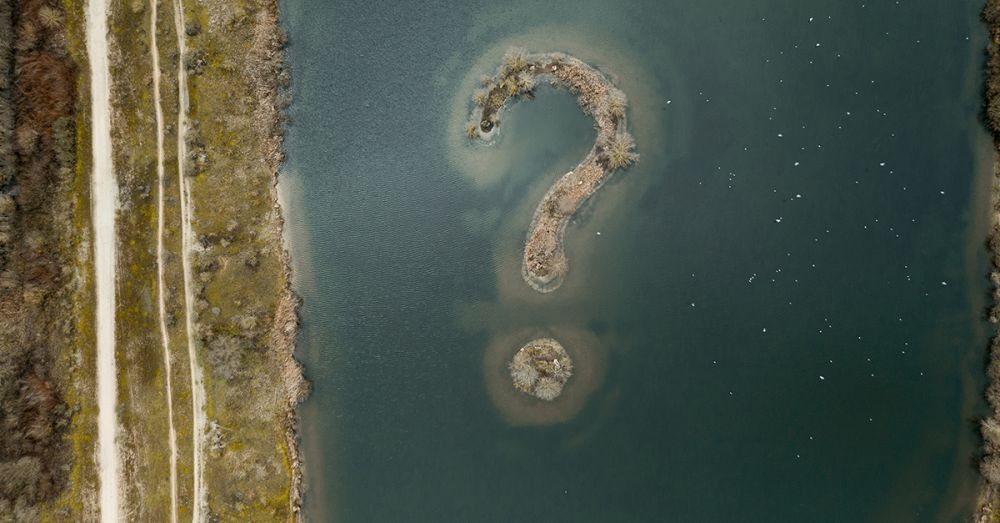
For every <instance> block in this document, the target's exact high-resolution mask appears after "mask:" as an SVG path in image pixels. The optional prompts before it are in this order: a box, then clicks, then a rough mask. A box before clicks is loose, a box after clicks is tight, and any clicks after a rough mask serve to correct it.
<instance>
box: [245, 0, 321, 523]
mask: <svg viewBox="0 0 1000 523" xmlns="http://www.w3.org/2000/svg"><path fill="white" fill-rule="evenodd" d="M267 11H268V12H267V16H266V17H265V18H264V19H263V20H262V21H261V23H260V25H259V26H258V31H263V32H265V33H267V35H266V36H263V37H262V38H258V39H257V42H265V43H266V44H265V45H267V49H265V50H264V53H263V54H264V55H265V56H269V57H270V59H271V60H272V62H273V64H272V65H273V66H272V67H269V68H265V69H262V70H260V71H259V72H258V74H267V75H269V77H268V78H260V79H259V83H258V85H261V86H265V88H264V89H262V90H261V91H260V92H259V97H260V100H259V101H260V106H261V107H263V108H265V109H264V110H263V111H261V112H262V113H263V114H262V115H261V116H263V117H264V120H265V121H263V122H260V123H261V124H263V125H267V126H268V127H269V128H270V129H271V131H272V132H271V133H269V136H270V137H271V138H270V139H269V140H267V141H265V142H264V144H263V150H262V151H261V156H262V158H263V159H264V160H265V162H266V163H267V168H268V170H269V171H270V172H271V175H272V184H271V201H272V202H273V205H274V206H275V209H276V210H277V211H278V212H276V213H275V214H276V216H277V219H276V220H274V222H273V223H272V228H273V229H272V232H273V233H274V238H277V241H281V238H283V237H284V236H283V235H284V231H285V218H284V214H283V213H282V209H281V204H280V201H279V197H278V176H279V174H280V171H281V165H282V163H283V162H284V160H285V152H284V146H283V142H284V125H285V119H284V112H283V111H284V109H285V108H286V107H287V105H288V102H287V100H288V92H287V89H288V87H287V81H285V80H283V79H282V78H281V75H282V74H287V69H286V66H287V63H286V61H285V46H286V43H287V39H286V37H285V33H284V31H283V30H282V28H281V25H280V11H279V6H278V2H277V0H271V1H269V2H268V3H267ZM281 253H282V254H281V264H282V271H283V278H284V286H283V288H282V291H281V292H282V295H281V297H280V299H279V301H278V307H277V310H276V311H275V317H274V324H273V325H272V327H271V334H270V345H271V349H272V350H274V351H276V353H277V354H278V356H279V359H280V361H281V364H282V369H281V371H282V372H281V375H282V378H283V385H284V390H285V399H286V400H287V402H288V410H287V411H286V413H285V426H284V427H283V429H284V434H285V445H286V446H287V448H288V452H289V455H288V462H289V464H290V466H291V471H290V472H291V485H290V487H289V503H290V505H291V507H290V508H291V511H292V513H293V514H294V515H295V518H296V520H297V521H302V520H303V516H302V495H303V488H304V487H303V481H302V478H303V467H304V462H303V459H302V452H301V449H300V437H299V430H298V422H299V417H298V404H299V403H301V402H302V401H304V400H305V399H306V398H307V397H308V396H309V391H310V385H309V382H308V381H307V380H306V379H305V376H304V374H303V368H302V364H301V363H299V361H298V360H297V359H296V358H295V346H296V345H295V342H296V338H297V336H298V332H299V307H300V306H301V305H302V299H301V298H300V297H299V296H298V295H297V294H296V293H295V291H294V290H293V289H292V265H291V255H290V254H289V252H288V250H287V249H284V248H283V246H282V248H281Z"/></svg>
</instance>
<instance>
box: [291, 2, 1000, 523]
mask: <svg viewBox="0 0 1000 523" xmlns="http://www.w3.org/2000/svg"><path fill="white" fill-rule="evenodd" d="M418 4H419V5H418ZM977 4H978V2H976V1H972V0H967V1H966V0H963V1H955V2H939V1H932V0H909V1H907V0H900V1H899V2H896V1H894V0H880V1H869V2H864V3H861V2H842V1H834V0H828V1H821V0H803V1H800V2H784V1H778V0H762V1H758V2H752V3H751V2H734V1H721V0H715V1H704V2H693V1H681V0H669V1H653V0H649V1H639V0H635V1H616V2H610V1H596V0H588V1H583V2H580V1H574V2H568V1H563V0H558V1H552V2H546V3H541V4H536V3H534V2H525V1H515V2H504V3H496V2H480V1H469V2H421V3H416V2H414V3H412V5H411V3H398V2H392V3H384V2H353V1H338V2H328V1H325V0H301V1H298V2H283V4H282V8H283V14H284V23H285V27H286V29H287V31H288V33H289V36H290V42H291V45H290V47H289V52H288V59H289V63H290V66H291V68H292V70H293V78H294V85H293V94H294V99H295V102H294V104H293V105H292V107H291V110H290V118H291V125H290V127H289V129H288V138H287V142H286V145H287V148H288V157H289V161H288V165H287V173H286V175H285V178H284V179H283V181H282V191H283V194H284V196H285V203H286V209H287V214H288V218H289V241H290V243H291V247H292V250H293V251H292V252H293V257H294V259H295V265H296V277H297V286H298V289H299V292H300V293H301V294H302V295H303V297H304V298H305V306H304V308H303V322H304V325H303V333H302V339H301V344H300V357H301V358H302V360H303V361H304V363H305V365H306V371H307V375H308V377H309V379H311V380H312V381H313V383H314V386H315V392H314V394H313V396H312V399H310V400H309V402H308V403H307V404H306V405H305V406H304V407H303V409H302V412H301V414H302V418H303V438H304V448H305V450H306V459H307V481H308V483H309V491H308V492H307V503H306V505H307V515H308V516H310V517H311V518H312V519H315V520H338V521H415V520H416V521H422V520H428V521H505V520H512V519H551V520H556V521H608V520H615V521H622V520H664V519H667V520H677V521H716V520H739V521H921V520H922V521H942V520H964V519H965V518H967V517H968V515H969V513H970V511H971V508H972V504H973V502H974V497H975V493H976V481H977V478H976V473H975V468H974V460H975V449H976V445H977V440H976V433H975V419H976V416H977V415H979V414H980V413H981V412H982V410H983V405H982V402H981V400H980V396H981V390H982V388H983V386H984V378H983V376H982V374H983V359H984V357H985V348H986V344H987V337H988V329H987V326H986V324H985V322H984V321H983V308H984V307H985V296H986V293H987V292H988V281H987V280H986V278H985V274H986V268H987V262H986V252H985V250H984V247H983V239H984V238H985V234H986V231H987V223H986V212H987V208H988V195H987V192H986V190H987V188H988V186H989V173H990V169H991V167H990V162H991V161H992V160H991V156H990V154H991V149H990V145H989V140H988V139H987V137H986V136H985V135H984V133H983V132H982V131H981V130H980V128H979V125H978V122H977V113H978V110H979V106H980V102H979V93H980V89H979V85H980V82H981V77H980V68H981V64H982V60H983V54H982V51H981V49H982V46H983V41H984V34H983V33H984V30H983V28H982V27H981V26H980V25H979V22H978V18H977V11H978V6H977ZM509 45H520V46H522V47H526V48H528V49H529V50H533V51H565V52H569V53H571V54H573V55H575V56H577V57H579V58H581V59H583V60H586V61H588V62H590V63H592V64H594V65H596V66H597V67H599V68H601V69H602V70H604V71H605V72H607V73H608V74H610V75H612V76H613V77H615V79H616V82H617V84H618V85H619V86H620V87H621V88H622V89H623V90H624V91H625V92H626V93H627V94H628V95H629V96H630V99H631V104H632V105H631V106H630V113H629V117H630V123H631V126H632V130H633V132H634V134H635V136H636V140H637V143H638V148H639V152H640V153H641V155H642V158H641V161H640V163H639V165H637V166H636V167H634V168H633V169H630V170H629V171H627V172H625V173H623V174H622V175H620V176H617V177H616V178H615V179H613V181H612V182H611V183H610V184H609V185H607V186H605V187H604V188H603V189H602V190H601V191H600V192H599V193H598V194H597V195H596V196H595V197H594V199H593V200H592V201H591V202H590V203H589V204H588V205H587V206H586V207H585V208H584V209H583V211H582V212H581V214H580V216H579V219H578V220H577V222H576V223H574V224H573V225H571V226H570V228H569V230H568V233H567V252H568V255H569V259H570V272H569V275H568V277H567V279H566V281H565V284H564V286H563V288H560V289H559V290H558V291H556V292H555V293H553V294H551V295H544V296H543V295H540V294H537V293H534V291H531V290H530V289H529V288H528V287H527V285H525V284H524V283H523V282H522V281H521V280H520V275H519V273H518V271H519V269H520V267H519V260H520V252H519V249H520V242H521V241H522V239H523V237H524V233H525V231H526V227H527V224H528V221H529V220H530V213H531V211H532V210H533V208H534V206H535V204H536V203H537V201H538V200H539V199H540V198H541V196H542V194H544V192H545V189H546V188H547V187H548V185H549V184H550V183H552V182H553V181H554V180H555V179H557V177H558V176H559V175H561V174H562V173H564V172H566V171H567V170H569V169H571V168H572V167H573V166H574V165H576V163H577V162H578V161H579V159H580V158H581V157H582V156H583V155H584V154H585V152H586V151H587V150H588V148H589V146H590V143H591V142H592V140H593V137H594V131H593V130H592V128H591V122H590V121H589V120H588V119H587V117H585V116H584V115H583V114H582V113H580V112H579V110H578V109H577V108H576V105H575V103H574V101H573V99H572V98H571V97H570V96H568V95H566V93H561V92H556V91H553V90H551V89H548V88H546V89H541V90H540V92H539V96H538V98H537V99H536V100H534V101H530V102H522V103H519V104H517V105H515V106H513V107H512V108H511V109H510V110H509V111H507V112H506V113H504V115H503V122H502V125H501V135H500V136H499V138H498V140H497V143H496V144H495V145H494V146H492V147H489V148H481V147H480V148H476V147H472V146H469V145H468V144H466V143H465V141H464V140H463V139H462V137H461V132H462V124H463V123H464V121H465V117H466V116H467V114H468V111H469V109H470V105H469V102H468V100H469V99H470V96H471V91H472V90H473V89H474V88H475V85H476V79H477V78H478V76H479V74H481V73H489V72H491V71H492V69H493V68H494V67H495V66H496V64H497V63H498V60H499V59H500V56H501V55H502V53H503V51H504V50H505V49H506V48H507V47H508V46H509ZM598 233H600V234H598ZM556 325H558V326H560V327H561V328H563V329H566V331H567V332H570V331H572V332H578V333H585V334H586V335H587V336H590V337H592V338H593V339H596V340H598V342H597V343H596V344H595V345H597V348H596V350H597V351H598V352H600V353H601V354H603V355H604V358H603V359H601V358H597V359H594V360H593V361H590V360H587V361H584V362H583V364H588V362H589V364H590V365H591V369H590V370H591V371H593V374H594V375H595V376H598V378H596V379H595V382H594V383H596V384H597V385H596V388H595V390H594V392H593V393H592V394H590V395H589V396H588V397H587V398H586V402H585V404H584V407H583V408H582V410H581V411H580V412H579V413H578V414H576V415H575V416H574V417H572V419H569V420H568V421H565V422H562V423H555V424H547V425H540V426H521V425H519V424H518V422H517V420H512V419H511V417H510V416H509V415H507V414H505V413H504V411H503V409H498V408H497V406H496V405H495V404H494V396H491V394H490V392H489V390H488V388H487V380H486V378H485V375H487V374H488V373H489V372H490V368H489V367H490V366H489V364H486V365H485V368H484V357H485V354H486V349H487V347H491V346H494V345H496V344H497V343H498V340H499V341H503V340H505V339H506V338H505V336H506V337H509V336H511V333H518V332H529V331H532V330H543V331H544V330H545V329H547V328H549V327H551V326H556ZM567 348H568V349H569V350H570V351H571V353H572V351H573V347H567ZM516 349H517V347H516V346H511V347H510V352H511V353H513V351H514V350H516ZM487 363H488V362H487ZM580 364H581V363H580V362H578V366H579V365H580ZM598 367H599V368H598ZM578 371H579V372H582V371H583V370H582V369H578ZM579 377H580V379H583V377H582V374H581V376H579ZM571 384H572V381H571Z"/></svg>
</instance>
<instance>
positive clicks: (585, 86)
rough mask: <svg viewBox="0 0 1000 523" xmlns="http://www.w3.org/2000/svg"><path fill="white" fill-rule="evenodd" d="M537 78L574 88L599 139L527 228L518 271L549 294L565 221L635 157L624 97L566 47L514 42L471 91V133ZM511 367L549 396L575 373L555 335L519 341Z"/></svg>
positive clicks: (560, 261) (492, 122) (534, 391)
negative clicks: (531, 48) (526, 46)
mask: <svg viewBox="0 0 1000 523" xmlns="http://www.w3.org/2000/svg"><path fill="white" fill-rule="evenodd" d="M540 81H548V82H549V83H550V84H551V85H552V86H553V87H557V88H563V89H566V90H568V91H569V92H570V93H571V94H575V95H576V96H577V102H578V103H579V105H580V107H581V108H582V109H583V112H584V113H586V114H589V115H591V116H593V118H594V122H595V127H596V129H597V140H596V141H595V142H594V145H593V147H591V148H590V151H589V152H588V153H587V156H586V157H584V159H583V161H581V162H580V163H579V165H577V166H576V168H574V169H573V170H572V171H570V172H568V173H566V174H564V175H563V176H562V177H560V178H559V179H558V180H556V182H555V183H553V184H552V186H551V187H549V189H548V191H546V193H545V196H544V197H543V198H542V200H541V201H540V202H539V203H538V206H537V207H536V208H535V213H534V215H533V217H532V219H531V225H530V226H529V227H528V235H527V238H526V239H525V242H524V256H523V258H522V261H521V276H522V277H523V278H524V281H525V282H526V283H527V284H528V285H530V286H531V287H532V288H533V289H535V290H536V291H538V292H542V293H548V292H552V291H554V290H556V289H557V288H559V286H560V285H562V281H563V279H564V278H565V276H566V272H567V270H568V269H569V265H568V262H567V260H566V253H565V250H564V249H563V236H564V235H565V232H566V226H567V225H568V224H569V221H570V219H571V218H572V217H573V215H574V214H576V212H577V210H578V209H579V208H580V207H581V206H582V205H583V203H584V202H585V201H587V199H588V198H590V196H591V195H593V194H594V193H595V192H596V191H597V190H598V189H600V188H601V186H602V185H603V184H604V182H606V181H607V180H608V178H609V177H610V176H611V174H612V173H613V172H614V171H617V170H620V169H625V168H627V167H628V166H630V165H632V164H633V163H635V162H636V161H637V160H638V159H639V155H638V154H637V153H636V152H635V140H634V139H633V138H632V135H630V134H629V133H628V131H627V120H626V114H625V109H626V107H627V105H628V99H627V98H626V96H625V93H623V92H622V91H621V90H620V89H618V88H617V87H615V86H614V85H613V84H612V83H611V81H610V80H609V79H608V78H607V77H606V76H605V75H604V74H602V73H601V72H600V71H598V70H597V69H595V68H593V67H591V66H590V65H587V64H586V63H584V62H583V61H581V60H578V59H576V58H574V57H572V56H568V55H566V54H564V53H537V54H529V53H527V52H525V51H524V50H523V49H517V48H513V49H510V50H508V51H507V53H506V54H505V55H504V59H503V63H502V64H501V65H500V67H499V68H498V69H497V72H496V74H495V75H494V76H493V77H484V78H483V79H482V82H481V83H482V86H483V88H482V89H480V90H478V91H476V93H475V94H474V95H473V101H474V102H475V109H474V110H473V113H472V118H471V120H470V122H469V124H468V126H467V127H466V134H467V136H468V138H469V139H471V140H489V139H491V138H492V137H493V136H494V134H495V133H496V131H497V128H498V126H499V125H500V121H499V114H500V111H501V110H502V109H503V108H504V107H505V106H506V104H507V102H508V101H509V100H517V99H519V98H522V97H524V98H529V99H530V98H533V97H534V90H535V87H536V86H537V85H538V83H539V82H540ZM508 367H509V369H510V371H511V378H512V379H513V381H514V386H515V387H516V388H517V389H519V390H522V391H524V392H526V393H528V394H531V395H533V396H535V397H537V398H539V399H542V400H546V401H552V400H554V399H555V398H556V397H557V396H559V394H560V392H562V388H563V385H564V384H565V383H566V381H567V380H568V379H569V377H570V375H571V374H572V369H573V363H572V360H571V359H570V357H569V354H568V353H567V352H566V350H565V349H564V348H563V347H562V345H561V344H560V343H559V342H558V341H556V340H554V339H552V338H540V339H536V340H532V341H530V342H528V343H527V344H526V345H524V346H523V347H522V348H521V349H520V350H519V351H518V352H517V353H516V354H515V355H514V358H513V359H512V360H511V362H510V363H509V365H508Z"/></svg>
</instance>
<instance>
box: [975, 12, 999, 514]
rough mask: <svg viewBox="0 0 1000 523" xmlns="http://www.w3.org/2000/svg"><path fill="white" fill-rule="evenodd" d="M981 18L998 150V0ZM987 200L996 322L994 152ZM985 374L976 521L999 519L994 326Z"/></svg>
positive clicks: (994, 319)
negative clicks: (986, 408) (985, 412)
mask: <svg viewBox="0 0 1000 523" xmlns="http://www.w3.org/2000/svg"><path fill="white" fill-rule="evenodd" d="M982 18H983V21H984V22H985V24H986V28H987V32H988V40H987V48H986V51H987V57H986V85H985V89H984V102H985V111H984V118H985V123H986V126H987V128H988V130H989V131H990V132H991V133H992V134H993V141H994V146H995V148H996V150H997V151H1000V0H987V2H986V5H985V7H984V8H983V13H982ZM990 204H991V211H990V233H989V250H990V254H991V263H992V271H991V273H990V280H991V281H992V282H993V285H994V288H993V306H992V309H991V310H990V312H989V321H990V322H991V323H992V324H994V325H996V324H998V323H1000V157H998V156H997V155H996V154H994V159H993V184H992V189H991V195H990ZM986 374H987V376H988V378H989V385H988V386H987V389H986V400H987V402H988V403H989V406H990V415H989V416H988V417H987V418H985V419H983V420H982V421H981V423H980V433H981V435H982V439H983V448H982V456H981V458H980V462H979V472H980V474H981V476H982V478H983V481H982V485H981V488H980V492H979V497H978V499H977V503H976V512H975V520H976V521H978V522H987V521H1000V333H998V332H997V331H996V328H995V327H994V332H993V338H992V341H991V343H990V354H989V363H988V365H987V368H986Z"/></svg>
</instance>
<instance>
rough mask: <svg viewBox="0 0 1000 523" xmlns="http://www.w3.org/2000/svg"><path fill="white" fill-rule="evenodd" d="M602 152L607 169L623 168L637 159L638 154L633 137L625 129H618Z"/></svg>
mask: <svg viewBox="0 0 1000 523" xmlns="http://www.w3.org/2000/svg"><path fill="white" fill-rule="evenodd" d="M604 154H605V159H606V161H607V165H608V169H610V170H612V171H615V170H618V169H625V168H627V167H628V166H630V165H632V164H633V163H635V162H637V161H638V160H639V155H638V154H637V153H636V152H635V139H634V138H632V135H631V134H629V133H627V132H625V131H619V132H618V134H616V135H615V136H614V138H612V139H611V141H610V142H609V143H607V144H606V146H605V151H604Z"/></svg>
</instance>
